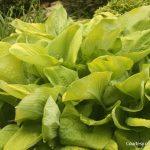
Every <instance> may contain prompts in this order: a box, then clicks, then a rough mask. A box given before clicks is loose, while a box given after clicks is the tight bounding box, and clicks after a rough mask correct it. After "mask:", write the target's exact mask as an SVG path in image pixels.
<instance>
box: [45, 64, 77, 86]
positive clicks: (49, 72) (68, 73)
mask: <svg viewBox="0 0 150 150" xmlns="http://www.w3.org/2000/svg"><path fill="white" fill-rule="evenodd" d="M44 73H45V75H46V77H47V78H48V80H49V81H50V83H51V84H52V85H54V86H55V85H62V86H69V85H70V84H71V83H72V82H73V81H74V80H77V79H78V74H77V72H76V71H74V70H71V69H68V68H66V67H63V66H55V67H49V68H45V70H44Z"/></svg>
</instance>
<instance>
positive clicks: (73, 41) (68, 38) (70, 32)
mask: <svg viewBox="0 0 150 150" xmlns="http://www.w3.org/2000/svg"><path fill="white" fill-rule="evenodd" d="M81 41H82V32H81V27H80V25H78V24H74V25H71V26H69V27H68V28H67V29H66V30H64V31H63V32H62V33H61V34H60V35H59V36H57V37H56V38H55V39H54V40H53V41H52V42H51V43H50V44H49V46H48V47H47V49H48V51H49V54H50V55H51V56H54V57H56V58H57V59H60V58H62V59H63V60H64V61H65V62H68V63H75V62H76V60H77V54H78V51H79V48H80V45H81Z"/></svg>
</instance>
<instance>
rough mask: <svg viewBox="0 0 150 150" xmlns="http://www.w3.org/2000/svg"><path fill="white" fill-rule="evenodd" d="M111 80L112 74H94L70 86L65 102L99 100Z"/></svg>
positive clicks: (64, 98) (64, 97)
mask: <svg viewBox="0 0 150 150" xmlns="http://www.w3.org/2000/svg"><path fill="white" fill-rule="evenodd" d="M110 78H111V72H94V73H92V74H90V75H88V76H86V77H84V78H81V79H79V80H76V81H74V82H73V83H72V84H70V85H69V87H68V89H67V91H66V93H65V94H64V95H63V101H71V100H88V99H98V100H99V101H101V96H102V94H103V92H104V89H105V87H106V86H107V84H108V82H109V80H110Z"/></svg>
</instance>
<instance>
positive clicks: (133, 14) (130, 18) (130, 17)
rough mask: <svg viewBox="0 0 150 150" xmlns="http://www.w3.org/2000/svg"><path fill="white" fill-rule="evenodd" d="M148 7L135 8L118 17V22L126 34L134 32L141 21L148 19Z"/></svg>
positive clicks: (149, 12)
mask: <svg viewBox="0 0 150 150" xmlns="http://www.w3.org/2000/svg"><path fill="white" fill-rule="evenodd" d="M149 14H150V6H143V7H139V8H135V9H133V10H131V11H129V12H127V13H125V14H124V15H122V16H120V18H119V21H120V22H121V23H122V25H123V26H125V28H126V32H129V31H132V30H136V28H135V27H136V24H137V23H139V22H140V21H141V20H145V19H147V18H148V17H149Z"/></svg>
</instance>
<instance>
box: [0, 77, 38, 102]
mask: <svg viewBox="0 0 150 150" xmlns="http://www.w3.org/2000/svg"><path fill="white" fill-rule="evenodd" d="M0 88H1V89H2V90H3V91H5V92H6V93H8V94H9V95H12V96H14V97H16V98H19V99H22V98H24V97H25V96H27V95H29V94H30V93H31V92H33V91H34V90H35V89H36V88H38V85H36V84H28V85H23V84H8V83H7V82H5V81H2V80H0Z"/></svg>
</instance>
